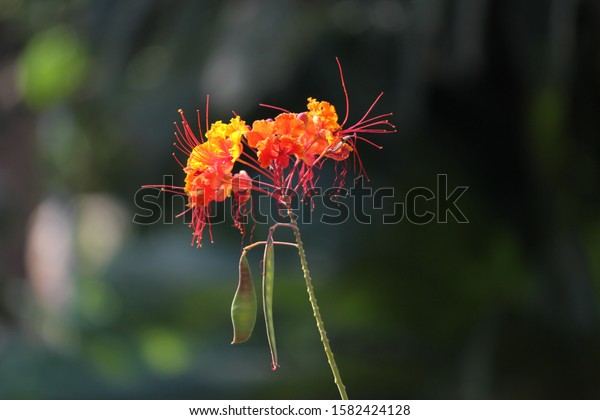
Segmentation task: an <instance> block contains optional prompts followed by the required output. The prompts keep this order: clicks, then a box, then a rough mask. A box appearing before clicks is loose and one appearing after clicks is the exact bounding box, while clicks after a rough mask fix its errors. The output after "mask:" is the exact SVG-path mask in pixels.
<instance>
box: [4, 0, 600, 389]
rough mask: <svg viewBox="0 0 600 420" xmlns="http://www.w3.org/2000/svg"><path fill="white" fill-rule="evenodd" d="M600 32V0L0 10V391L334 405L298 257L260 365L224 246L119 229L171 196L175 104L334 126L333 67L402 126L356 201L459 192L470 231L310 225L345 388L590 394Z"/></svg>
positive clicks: (368, 152) (453, 226)
mask: <svg viewBox="0 0 600 420" xmlns="http://www.w3.org/2000/svg"><path fill="white" fill-rule="evenodd" d="M599 27H600V3H599V2H597V1H596V0H531V1H521V0H456V1H446V0H419V1H392V0H376V1H359V0H341V1H329V2H327V1H319V2H317V1H299V0H296V1H293V0H288V1H280V0H277V1H276V0H270V1H262V2H258V1H222V2H210V1H203V2H192V1H189V2H183V1H174V2H169V1H159V0H136V1H128V2H121V1H117V0H112V1H86V0H73V1H66V0H65V1H58V0H57V1H41V0H37V1H35V0H1V1H0V39H1V40H2V41H1V43H0V110H1V116H0V127H1V139H0V146H1V149H0V150H1V152H0V238H1V242H0V280H1V283H0V397H2V398H50V399H52V398H178V399H188V398H190V399H191V398H197V399H205V398H229V399H231V398H244V399H252V398H257V399H260V398H290V399H294V398H336V397H337V392H336V389H335V386H334V385H333V382H332V380H331V373H330V371H329V369H328V366H327V362H326V360H325V357H324V355H323V352H322V348H321V344H320V342H319V337H318V334H317V331H316V327H315V325H314V321H313V319H312V316H311V311H310V306H309V304H308V300H307V298H306V293H305V289H304V286H303V280H302V276H301V272H300V269H299V267H298V263H297V259H296V257H295V255H294V252H292V250H288V249H283V250H281V251H278V256H277V258H278V260H277V273H278V274H277V284H276V290H275V299H276V300H275V323H276V330H277V334H278V337H277V338H278V343H279V353H280V364H281V369H280V370H279V371H277V372H271V371H270V369H269V361H270V359H269V354H268V349H267V341H266V337H265V334H264V326H263V325H262V323H261V322H260V318H259V323H258V324H257V328H256V331H255V335H254V337H253V338H252V340H251V341H250V342H249V343H248V344H245V345H243V346H235V347H233V346H231V345H230V344H229V342H230V340H231V327H230V320H229V307H230V302H231V298H232V296H233V292H234V291H235V287H236V282H237V260H238V258H239V251H240V237H239V234H238V233H237V231H236V230H235V229H234V228H231V227H229V226H227V225H228V224H229V223H228V224H225V225H219V226H215V228H214V235H215V243H214V244H209V243H208V241H207V244H206V246H204V247H203V248H202V249H200V250H198V249H195V248H194V247H191V246H190V241H191V232H190V231H189V229H188V228H187V227H186V226H185V225H184V224H183V222H182V221H181V220H177V221H176V222H175V223H174V224H173V225H165V224H155V225H152V226H140V225H137V224H134V223H133V222H132V219H133V216H134V214H135V212H136V210H137V209H136V206H135V203H134V199H133V198H134V194H135V192H136V191H137V189H138V188H139V186H140V185H142V184H148V183H161V182H162V177H163V175H165V174H174V175H175V177H176V178H175V179H176V180H178V181H177V182H180V181H179V180H180V179H181V173H180V170H179V167H178V166H177V164H176V163H175V162H174V161H173V159H172V157H171V152H172V150H173V148H172V141H173V137H172V132H173V125H172V121H174V120H176V119H177V118H178V116H177V112H176V111H177V109H178V108H180V107H181V108H184V109H185V110H187V111H188V113H189V115H193V111H194V110H195V109H198V108H200V109H203V108H204V100H205V94H207V93H210V94H211V109H210V114H211V120H216V119H225V118H229V116H230V115H231V111H232V110H235V111H236V112H237V113H239V114H240V115H242V116H243V117H244V118H245V119H246V120H247V121H252V120H253V119H256V118H264V117H267V116H272V113H270V111H269V110H267V109H264V108H260V107H258V106H257V104H258V103H260V102H266V103H270V104H274V105H279V106H282V107H285V108H288V109H292V110H301V109H303V107H304V105H305V101H306V97H308V96H315V97H317V98H319V99H324V100H329V101H331V102H332V103H334V104H336V105H337V106H338V109H339V110H340V111H341V112H343V108H344V107H343V95H342V90H341V85H340V82H339V76H338V73H337V68H336V64H335V61H334V57H336V56H338V57H340V59H341V61H342V64H343V67H344V71H345V75H346V83H347V86H348V89H349V92H350V101H351V108H352V109H351V111H352V112H351V121H352V120H354V121H355V120H356V119H357V118H360V115H361V111H364V110H365V109H366V108H367V107H368V106H369V105H370V104H371V102H372V100H373V99H374V97H375V96H376V95H377V93H379V91H380V90H384V91H385V92H386V94H385V96H384V98H383V100H382V101H381V103H380V105H379V107H378V109H379V110H380V111H381V112H388V111H392V112H394V122H395V123H396V125H397V127H398V132H397V133H396V134H394V135H389V136H385V137H383V136H381V137H379V138H373V140H376V141H377V142H378V143H380V144H383V145H384V146H385V148H384V150H383V151H378V150H376V149H373V148H370V147H369V146H368V145H366V144H361V146H363V147H362V149H361V151H362V152H361V156H362V158H363V160H364V163H365V166H366V167H367V171H368V173H369V175H370V177H371V183H370V185H369V186H371V187H394V188H395V191H396V200H397V201H403V200H404V195H405V194H406V193H407V192H408V191H409V190H410V189H411V188H413V187H428V188H431V189H433V190H434V191H435V189H436V176H437V174H447V175H448V183H449V187H450V188H451V189H452V188H454V186H458V185H465V186H468V187H469V189H468V191H467V192H466V193H465V194H464V195H463V196H462V197H461V199H460V201H459V204H460V207H461V209H462V210H463V212H464V214H465V215H466V216H467V218H468V219H469V222H470V223H468V224H458V223H456V221H455V220H454V219H453V218H450V219H449V221H448V223H446V224H440V223H429V224H426V225H415V224H411V223H409V222H408V221H407V220H406V219H405V220H403V221H402V222H400V223H398V224H394V225H384V224H383V222H382V215H383V213H384V212H386V211H388V210H389V209H390V207H391V206H392V202H391V201H389V202H387V204H386V208H385V209H383V210H376V211H373V212H372V214H373V221H372V223H371V224H359V223H352V222H348V223H345V224H343V225H341V226H327V225H323V224H319V223H315V224H311V225H308V226H304V227H303V234H304V241H305V245H306V247H307V250H308V258H309V263H310V265H311V270H312V272H313V277H314V280H315V283H316V291H317V295H318V297H319V301H320V305H321V309H322V312H323V316H324V319H325V323H326V326H327V328H328V332H329V337H330V339H331V341H332V345H333V348H334V351H335V352H336V356H337V360H338V365H339V366H340V369H341V370H342V374H343V377H344V379H345V382H346V385H347V387H348V391H349V394H350V396H351V397H353V398H393V399H406V398H441V399H445V398H600V369H599V366H600V335H599V325H598V321H599V314H598V302H599V299H598V298H599V290H598V287H599V283H598V282H599V281H600V259H599V256H600V216H599V215H600V213H599V211H600V195H599V192H600V189H599V186H598V180H599V179H600V165H599V157H600V142H599V141H598V137H599V135H600V31H599V30H598V28H599ZM324 180H326V176H325V179H324ZM350 182H351V180H350ZM166 199H167V204H165V209H166V211H167V212H170V211H171V210H172V206H171V204H169V203H170V202H171V199H170V197H168V196H167V197H166ZM173 203H174V204H173V207H174V208H181V205H182V202H181V201H178V200H173ZM420 206H422V207H420V208H419V211H425V210H427V209H429V210H431V211H435V210H436V209H435V205H434V203H433V202H431V203H430V204H429V205H427V204H426V203H425V202H424V201H423V202H421V203H420ZM264 232H265V230H264V227H261V226H259V227H257V228H256V231H255V233H254V235H255V239H257V240H260V239H262V237H261V235H264ZM258 254H260V252H257V253H256V254H254V255H252V264H253V267H254V270H255V274H258V273H259V271H260V270H259V260H260V255H258Z"/></svg>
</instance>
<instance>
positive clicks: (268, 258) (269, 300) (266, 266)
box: [263, 235, 279, 370]
mask: <svg viewBox="0 0 600 420" xmlns="http://www.w3.org/2000/svg"><path fill="white" fill-rule="evenodd" d="M274 282H275V247H274V245H273V238H272V237H271V235H269V237H268V238H267V244H266V245H265V256H264V260H263V308H264V311H265V323H266V327H267V338H268V339H269V348H270V350H271V369H273V370H275V369H277V367H278V366H279V365H278V364H277V344H276V342H275V326H274V325H273V284H274Z"/></svg>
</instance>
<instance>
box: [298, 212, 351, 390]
mask: <svg viewBox="0 0 600 420" xmlns="http://www.w3.org/2000/svg"><path fill="white" fill-rule="evenodd" d="M288 215H289V216H290V221H291V223H290V225H291V227H292V230H293V231H294V236H295V237H296V244H297V245H298V254H299V255H300V264H301V265H302V272H303V273H304V280H305V281H306V291H307V292H308V300H309V301H310V305H311V306H312V310H313V315H314V317H315V320H316V321H317V329H318V330H319V335H320V336H321V342H322V343H323V348H324V349H325V355H326V356H327V361H328V362H329V366H330V367H331V372H332V373H333V379H334V382H335V384H336V385H337V388H338V391H339V393H340V397H342V400H347V399H348V394H346V386H345V385H344V383H343V382H342V377H341V376H340V371H339V370H338V367H337V365H336V364H335V358H334V357H333V352H332V351H331V346H330V345H329V339H328V338H327V332H326V331H325V325H324V324H323V319H322V318H321V312H320V311H319V305H317V298H316V297H315V291H314V289H313V285H312V280H311V278H310V272H309V271H308V263H307V262H306V254H305V253H304V247H303V246H302V240H301V239H300V229H299V228H298V224H297V223H296V216H295V215H294V213H293V212H292V211H291V209H288Z"/></svg>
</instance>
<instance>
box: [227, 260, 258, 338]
mask: <svg viewBox="0 0 600 420" xmlns="http://www.w3.org/2000/svg"><path fill="white" fill-rule="evenodd" d="M256 306H257V305H256V292H255V291H254V284H253V283H252V274H251V272H250V265H248V259H247V258H246V254H245V253H244V254H242V257H241V258H240V279H239V283H238V287H237V290H236V292H235V296H234V297H233V302H232V304H231V322H232V323H233V341H232V342H231V344H240V343H243V342H245V341H247V340H248V339H249V338H250V336H251V335H252V331H253V330H254V324H255V323H256Z"/></svg>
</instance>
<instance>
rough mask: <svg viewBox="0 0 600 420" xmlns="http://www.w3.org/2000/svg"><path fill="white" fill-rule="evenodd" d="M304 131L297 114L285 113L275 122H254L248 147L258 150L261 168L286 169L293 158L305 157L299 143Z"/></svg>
mask: <svg viewBox="0 0 600 420" xmlns="http://www.w3.org/2000/svg"><path fill="white" fill-rule="evenodd" d="M303 129H304V125H303V124H302V122H301V121H300V120H298V119H297V118H296V115H295V114H291V113H283V114H279V115H278V116H277V117H275V120H258V121H254V123H253V124H252V130H251V131H250V132H248V133H247V134H246V138H247V140H248V145H249V146H250V147H254V148H256V149H257V152H256V154H257V157H258V161H259V163H260V166H262V167H263V168H267V167H269V166H272V167H274V168H277V169H285V168H287V167H288V166H289V163H290V157H291V156H296V157H298V158H301V157H302V156H304V150H303V147H302V145H301V143H300V142H299V137H300V136H301V135H302V133H303Z"/></svg>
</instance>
